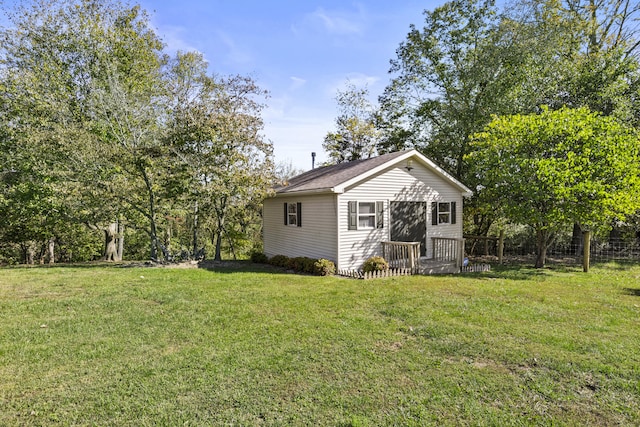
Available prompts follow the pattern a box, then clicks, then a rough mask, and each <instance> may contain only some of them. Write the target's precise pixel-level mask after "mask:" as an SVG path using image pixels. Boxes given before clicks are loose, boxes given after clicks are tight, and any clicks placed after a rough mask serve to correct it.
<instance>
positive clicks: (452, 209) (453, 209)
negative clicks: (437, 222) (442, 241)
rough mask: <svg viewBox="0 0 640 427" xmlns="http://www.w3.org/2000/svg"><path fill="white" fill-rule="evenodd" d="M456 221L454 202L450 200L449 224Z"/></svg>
mask: <svg viewBox="0 0 640 427" xmlns="http://www.w3.org/2000/svg"><path fill="white" fill-rule="evenodd" d="M455 223H456V202H451V224H455Z"/></svg>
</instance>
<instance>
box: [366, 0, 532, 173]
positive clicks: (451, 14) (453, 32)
mask: <svg viewBox="0 0 640 427" xmlns="http://www.w3.org/2000/svg"><path fill="white" fill-rule="evenodd" d="M501 22H502V21H501V17H500V15H499V14H498V10H497V8H496V7H495V6H494V4H493V1H491V0H489V1H484V0H482V1H478V0H463V1H455V2H449V3H445V4H444V5H442V6H440V7H438V8H436V9H434V10H433V11H425V20H424V26H423V28H422V29H421V30H420V29H418V28H416V27H415V26H414V25H412V26H411V27H410V32H409V34H408V36H407V40H406V41H404V42H403V43H402V44H401V45H400V47H399V48H398V49H397V51H396V53H397V59H394V60H392V61H391V70H390V72H391V73H396V74H398V75H397V76H396V77H394V79H393V80H392V82H391V84H390V85H389V86H388V87H387V88H386V89H385V92H384V94H383V95H382V96H381V98H380V101H381V111H382V114H381V120H380V126H381V128H382V130H383V139H382V141H381V143H380V147H379V149H380V150H382V151H394V150H397V149H401V148H404V147H406V146H413V147H415V148H417V149H419V150H420V151H422V152H423V153H424V154H425V155H427V156H428V157H430V158H432V159H433V160H435V161H436V162H437V163H438V164H440V165H441V166H443V167H444V168H445V169H447V170H448V171H449V172H450V173H452V174H453V175H454V176H455V177H457V178H459V179H461V180H463V181H464V182H467V183H468V184H470V185H472V184H474V183H471V182H469V179H468V178H469V176H468V174H467V167H466V164H465V162H464V155H465V154H467V153H468V151H469V137H470V135H472V134H473V133H475V132H477V131H480V130H481V129H482V128H483V126H484V125H485V124H486V123H488V122H489V120H490V117H491V114H501V113H506V112H511V111H512V110H513V105H512V104H511V102H510V97H509V91H510V90H512V88H513V87H514V86H515V85H516V84H517V83H519V82H520V80H521V78H522V73H520V72H519V70H518V64H520V63H521V61H522V55H523V52H522V51H521V50H520V49H518V48H517V45H518V42H519V41H520V38H521V37H522V35H520V34H518V33H517V32H515V31H513V27H512V26H509V25H507V22H506V21H504V22H505V23H504V25H502V26H501Z"/></svg>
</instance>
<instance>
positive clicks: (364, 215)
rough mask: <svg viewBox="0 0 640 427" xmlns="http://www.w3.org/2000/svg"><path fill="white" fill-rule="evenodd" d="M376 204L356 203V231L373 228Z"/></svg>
mask: <svg viewBox="0 0 640 427" xmlns="http://www.w3.org/2000/svg"><path fill="white" fill-rule="evenodd" d="M375 226H376V204H375V203H373V202H367V203H363V202H360V203H358V229H363V228H375Z"/></svg>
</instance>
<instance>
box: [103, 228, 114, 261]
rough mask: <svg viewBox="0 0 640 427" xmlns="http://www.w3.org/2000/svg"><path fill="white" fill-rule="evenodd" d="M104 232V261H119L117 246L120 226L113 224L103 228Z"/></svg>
mask: <svg viewBox="0 0 640 427" xmlns="http://www.w3.org/2000/svg"><path fill="white" fill-rule="evenodd" d="M103 231H104V260H105V261H117V260H118V251H117V246H116V236H117V234H118V224H117V223H115V222H112V223H111V224H109V226H107V227H105V228H103Z"/></svg>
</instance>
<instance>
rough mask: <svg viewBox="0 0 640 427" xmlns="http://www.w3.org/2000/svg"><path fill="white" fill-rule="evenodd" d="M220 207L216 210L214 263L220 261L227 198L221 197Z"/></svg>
mask: <svg viewBox="0 0 640 427" xmlns="http://www.w3.org/2000/svg"><path fill="white" fill-rule="evenodd" d="M219 202H220V205H219V206H218V207H217V208H216V219H217V222H218V229H217V230H216V254H215V256H214V257H213V259H214V260H216V261H222V233H224V219H225V210H226V207H227V198H226V197H221V198H220V200H219Z"/></svg>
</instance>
